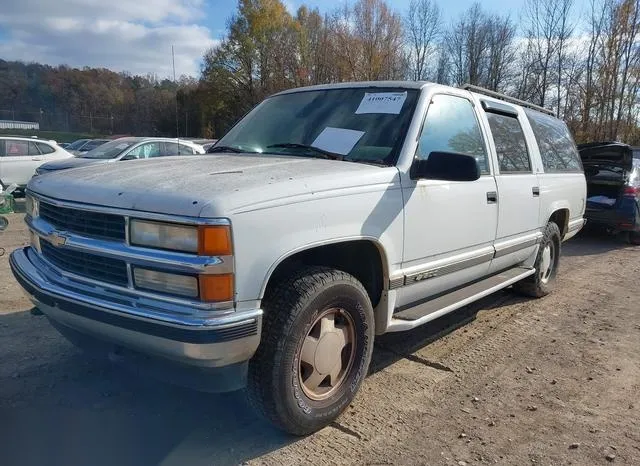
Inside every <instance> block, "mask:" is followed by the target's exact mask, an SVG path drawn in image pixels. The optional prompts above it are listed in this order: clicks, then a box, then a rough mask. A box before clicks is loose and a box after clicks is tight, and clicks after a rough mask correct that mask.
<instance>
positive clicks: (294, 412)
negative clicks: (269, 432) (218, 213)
mask: <svg viewBox="0 0 640 466" xmlns="http://www.w3.org/2000/svg"><path fill="white" fill-rule="evenodd" d="M264 310H265V317H264V320H263V324H264V325H263V333H262V341H261V343H260V347H259V348H258V351H257V352H256V354H255V356H254V357H253V358H252V360H251V361H250V363H249V377H248V384H247V385H248V386H247V392H248V397H249V401H250V402H251V404H252V405H254V406H255V407H256V408H257V409H258V410H259V411H261V412H262V413H263V414H264V416H265V417H266V418H267V419H269V420H270V421H271V422H273V423H274V424H275V425H276V426H278V427H279V428H280V429H282V430H285V431H287V432H289V433H292V434H295V435H306V434H309V433H312V432H314V431H316V430H319V429H321V428H322V427H324V426H326V425H328V424H330V423H331V422H332V421H333V420H334V419H336V418H337V417H338V416H339V415H340V414H341V413H342V411H343V410H344V409H345V408H346V407H347V406H348V405H349V403H351V400H352V399H353V398H354V396H355V394H356V392H357V391H358V389H359V388H360V385H361V384H362V381H363V380H364V377H365V376H366V374H367V370H368V367H369V362H370V360H371V354H372V352H373V339H374V326H373V309H372V306H371V301H370V300H369V296H368V295H367V292H366V291H365V289H364V287H363V286H362V284H361V283H360V282H359V281H358V280H356V279H355V278H354V277H353V276H351V275H349V274H347V273H345V272H342V271H338V270H334V269H330V268H326V267H306V268H304V269H302V270H300V271H298V272H296V273H295V274H293V275H292V276H290V277H289V278H287V279H285V280H282V281H281V282H280V283H279V284H278V285H276V287H275V288H274V289H273V290H272V291H271V292H270V293H269V294H268V296H266V297H265V300H264Z"/></svg>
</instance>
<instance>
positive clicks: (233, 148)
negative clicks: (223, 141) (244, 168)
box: [207, 146, 247, 154]
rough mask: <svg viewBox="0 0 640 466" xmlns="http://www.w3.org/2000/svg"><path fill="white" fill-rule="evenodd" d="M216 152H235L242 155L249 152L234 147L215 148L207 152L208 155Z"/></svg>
mask: <svg viewBox="0 0 640 466" xmlns="http://www.w3.org/2000/svg"><path fill="white" fill-rule="evenodd" d="M215 152H233V153H234V154H242V153H243V152H247V151H244V150H242V149H238V148H237V147H233V146H213V147H211V148H210V149H209V150H208V151H207V154H213V153H215Z"/></svg>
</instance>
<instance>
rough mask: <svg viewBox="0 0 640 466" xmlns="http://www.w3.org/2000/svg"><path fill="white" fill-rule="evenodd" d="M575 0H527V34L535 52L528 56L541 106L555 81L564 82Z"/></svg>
mask: <svg viewBox="0 0 640 466" xmlns="http://www.w3.org/2000/svg"><path fill="white" fill-rule="evenodd" d="M572 1H573V0H527V3H526V5H525V23H526V27H527V36H528V40H529V41H530V42H531V46H532V47H531V52H533V53H531V54H530V55H529V57H528V58H529V59H531V60H533V62H532V63H531V64H530V65H532V68H533V71H534V72H533V73H531V74H530V79H532V80H533V82H532V83H531V85H532V87H533V90H534V92H535V97H536V100H537V103H538V104H539V105H541V106H544V105H545V104H546V103H547V96H548V94H549V91H550V88H551V86H552V83H553V82H554V81H555V83H556V84H557V83H558V82H560V85H561V84H562V68H561V66H562V63H561V62H562V58H563V57H564V53H565V52H566V49H565V46H566V42H567V40H568V38H569V36H570V35H571V31H572V29H573V27H572V25H571V24H570V23H569V13H570V10H571V4H572ZM559 63H560V64H559ZM558 64H559V65H558ZM558 66H560V68H558ZM554 74H555V76H554ZM556 87H558V86H556ZM558 107H560V103H559V102H558Z"/></svg>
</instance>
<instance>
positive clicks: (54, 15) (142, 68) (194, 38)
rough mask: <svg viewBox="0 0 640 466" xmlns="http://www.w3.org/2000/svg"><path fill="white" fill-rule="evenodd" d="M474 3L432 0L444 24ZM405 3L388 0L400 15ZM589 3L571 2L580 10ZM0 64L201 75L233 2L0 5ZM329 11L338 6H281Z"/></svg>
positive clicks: (516, 3)
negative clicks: (12, 62) (13, 62)
mask: <svg viewBox="0 0 640 466" xmlns="http://www.w3.org/2000/svg"><path fill="white" fill-rule="evenodd" d="M473 1H474V0H436V2H437V3H438V4H439V6H440V9H441V11H442V13H443V21H444V22H446V23H449V22H450V21H452V20H453V19H454V18H456V17H457V16H458V15H459V14H460V13H462V12H463V11H465V10H466V9H467V8H469V7H470V6H471V5H472V3H473ZM524 1H525V0H483V1H482V2H481V4H482V7H483V9H485V10H486V11H487V12H489V13H501V14H509V15H510V16H511V17H512V19H514V20H516V21H517V20H518V17H519V14H520V11H521V9H522V6H523V5H524ZM409 2H410V0H388V4H389V5H390V6H391V7H392V8H394V9H395V10H396V11H398V12H400V13H402V14H404V13H405V12H406V10H407V8H408V5H409ZM587 2H588V0H575V4H576V6H577V8H581V4H582V3H587ZM1 3H2V6H1V7H0V59H4V60H22V61H26V62H38V63H46V64H50V65H59V64H66V65H69V66H73V67H83V66H90V67H104V68H109V69H112V70H115V71H127V72H129V73H132V74H142V75H146V74H148V73H152V74H155V75H157V76H158V77H159V78H165V77H171V76H172V65H171V47H172V46H173V47H174V50H175V62H176V74H177V75H178V76H180V75H190V76H198V74H199V70H200V64H201V62H202V56H203V54H204V52H205V51H206V50H207V49H209V48H210V47H212V46H213V45H215V44H216V43H217V42H218V41H220V40H221V39H222V38H223V37H224V34H225V29H226V24H227V21H228V20H229V18H230V17H231V16H232V15H233V13H234V12H235V11H236V8H237V0H1ZM284 3H285V5H286V6H287V8H288V10H289V11H290V12H292V13H294V12H295V11H296V9H297V8H298V7H299V6H300V5H302V4H306V5H307V6H309V7H311V8H315V7H317V8H319V9H320V11H321V13H325V12H330V11H332V10H334V9H335V8H336V7H337V6H339V5H341V4H343V0H333V1H332V0H307V1H303V0H284Z"/></svg>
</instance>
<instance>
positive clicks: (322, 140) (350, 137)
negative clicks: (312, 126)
mask: <svg viewBox="0 0 640 466" xmlns="http://www.w3.org/2000/svg"><path fill="white" fill-rule="evenodd" d="M363 135H364V131H356V130H353V129H344V128H332V127H331V126H327V127H326V128H325V129H323V130H322V132H321V133H320V134H319V135H318V137H317V138H316V140H315V141H313V143H311V145H312V146H313V147H317V148H318V149H323V150H326V151H329V152H333V153H334V154H340V155H347V154H348V153H349V152H351V149H353V148H354V146H355V145H356V144H357V143H358V141H359V140H360V138H361V137H362V136H363Z"/></svg>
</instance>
